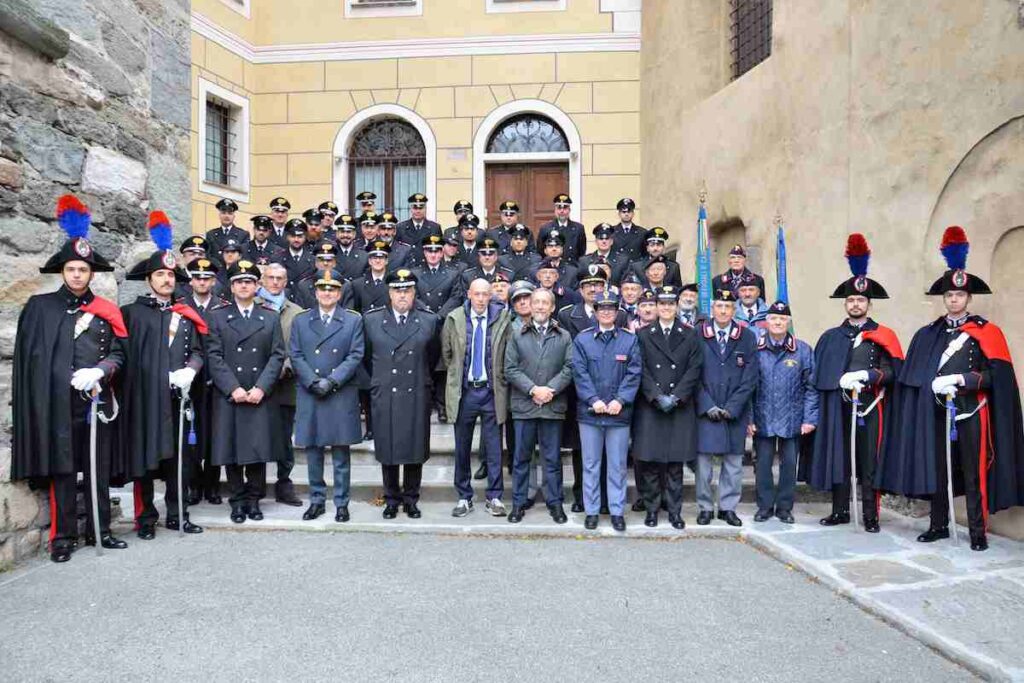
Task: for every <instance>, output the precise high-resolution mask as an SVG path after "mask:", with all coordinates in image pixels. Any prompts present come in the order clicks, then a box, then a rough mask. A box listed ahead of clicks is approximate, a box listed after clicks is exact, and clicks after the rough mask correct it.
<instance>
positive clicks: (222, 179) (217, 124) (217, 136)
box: [205, 99, 238, 187]
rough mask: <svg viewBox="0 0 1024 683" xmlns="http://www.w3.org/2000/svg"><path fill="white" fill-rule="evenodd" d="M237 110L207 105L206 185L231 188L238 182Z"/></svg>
mask: <svg viewBox="0 0 1024 683" xmlns="http://www.w3.org/2000/svg"><path fill="white" fill-rule="evenodd" d="M236 113H237V110H236V108H234V107H231V106H230V105H226V104H223V103H221V102H219V101H216V100H212V99H211V100H208V101H207V102H206V152H205V153H206V182H208V183H214V184H217V185H224V186H226V187H233V186H234V185H236V184H237V182H238V172H237V170H236V169H237V168H238V144H237V134H236V132H235V131H236V130H237V120H236Z"/></svg>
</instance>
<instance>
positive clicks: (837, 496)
mask: <svg viewBox="0 0 1024 683" xmlns="http://www.w3.org/2000/svg"><path fill="white" fill-rule="evenodd" d="M874 400H875V396H874V394H873V393H871V392H869V391H865V392H864V393H862V394H861V396H860V410H864V409H865V408H867V407H868V406H869V405H870V404H871V402H872V401H874ZM852 410H853V404H852V403H843V458H844V460H843V463H844V467H843V469H844V471H846V473H847V474H846V479H845V481H844V482H843V483H842V484H838V485H836V486H833V487H832V512H834V513H848V512H850V474H849V471H850V445H849V444H850V414H851V411H852ZM881 429H882V404H881V402H880V403H879V404H878V405H877V406H875V408H874V410H872V411H871V412H870V413H868V414H867V415H865V416H864V424H863V425H861V424H858V425H857V443H856V446H857V484H858V485H859V486H860V488H861V499H860V505H861V513H862V515H863V517H864V518H865V519H878V503H877V495H876V493H875V489H874V488H872V486H871V484H872V482H873V481H874V479H875V464H876V463H877V462H878V441H879V435H880V433H881V432H880V430H881Z"/></svg>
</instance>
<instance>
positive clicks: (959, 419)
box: [956, 398, 988, 422]
mask: <svg viewBox="0 0 1024 683" xmlns="http://www.w3.org/2000/svg"><path fill="white" fill-rule="evenodd" d="M987 404H988V399H987V398H983V399H981V400H980V401H978V405H976V406H975V407H974V410H972V411H971V412H969V413H960V412H958V413H957V416H956V421H957V422H962V421H963V420H967V419H969V418H972V417H974V416H975V415H976V414H977V412H978V411H979V410H981V409H982V408H984V407H985V406H986V405H987Z"/></svg>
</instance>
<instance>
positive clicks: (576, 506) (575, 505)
mask: <svg viewBox="0 0 1024 683" xmlns="http://www.w3.org/2000/svg"><path fill="white" fill-rule="evenodd" d="M569 510H571V511H572V512H583V502H582V501H579V500H574V501H573V502H572V507H570V508H569Z"/></svg>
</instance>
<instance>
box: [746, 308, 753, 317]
mask: <svg viewBox="0 0 1024 683" xmlns="http://www.w3.org/2000/svg"><path fill="white" fill-rule="evenodd" d="M753 317H754V309H753V308H748V309H747V319H750V318H753Z"/></svg>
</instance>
